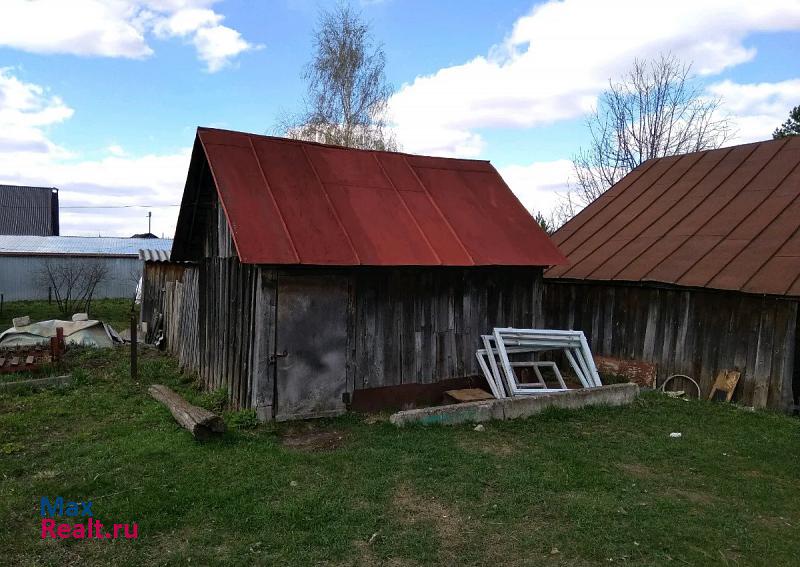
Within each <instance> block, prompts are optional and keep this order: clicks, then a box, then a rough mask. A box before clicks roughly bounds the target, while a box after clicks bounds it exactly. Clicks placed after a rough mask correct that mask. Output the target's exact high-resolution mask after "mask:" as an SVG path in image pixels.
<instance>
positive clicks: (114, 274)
mask: <svg viewBox="0 0 800 567" xmlns="http://www.w3.org/2000/svg"><path fill="white" fill-rule="evenodd" d="M141 248H149V249H157V250H165V251H169V250H170V249H171V248H172V240H170V239H149V238H148V239H136V238H111V237H82V236H8V235H0V293H2V294H3V299H4V300H5V301H15V300H22V299H47V297H48V285H47V283H45V282H43V281H41V280H42V278H41V272H42V268H43V267H44V265H45V264H46V263H50V264H52V265H59V264H63V265H69V266H76V265H80V264H83V265H87V264H97V263H100V264H102V266H103V267H104V268H105V269H106V271H107V276H106V278H105V280H104V281H103V282H102V283H101V284H100V285H99V286H98V288H97V289H96V291H95V295H94V297H96V298H106V297H129V298H133V296H134V294H135V292H136V285H137V284H138V281H139V278H140V277H141V273H142V261H141V260H139V249H141Z"/></svg>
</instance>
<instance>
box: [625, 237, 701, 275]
mask: <svg viewBox="0 0 800 567" xmlns="http://www.w3.org/2000/svg"><path fill="white" fill-rule="evenodd" d="M645 238H646V237H645ZM684 240H686V237H685V236H679V235H667V236H663V237H659V238H655V239H652V242H653V244H652V245H651V246H650V247H649V248H648V249H647V251H646V253H643V254H640V255H639V256H638V257H637V258H636V259H634V260H632V261H631V262H630V263H629V264H628V265H627V266H625V268H624V269H623V270H622V271H621V272H619V273H618V274H617V276H616V278H615V279H617V280H626V281H639V280H642V279H644V278H645V276H647V274H648V273H649V272H650V271H651V270H653V269H654V268H655V267H656V266H658V264H659V263H660V262H661V260H662V259H663V258H665V257H667V256H668V255H669V254H670V253H672V251H674V250H676V249H677V248H678V247H679V246H680V245H681V244H683V242H684Z"/></svg>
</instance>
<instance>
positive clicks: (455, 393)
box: [445, 388, 494, 404]
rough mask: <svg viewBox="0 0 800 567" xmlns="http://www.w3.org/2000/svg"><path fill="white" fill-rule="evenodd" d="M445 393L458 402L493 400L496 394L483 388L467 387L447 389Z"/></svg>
mask: <svg viewBox="0 0 800 567" xmlns="http://www.w3.org/2000/svg"><path fill="white" fill-rule="evenodd" d="M445 395H446V396H447V397H448V398H450V399H452V400H453V402H454V403H456V404H463V403H465V402H479V401H481V400H493V399H494V396H493V395H491V394H490V393H489V392H487V391H486V390H483V389H481V388H465V389H463V390H447V391H446V392H445Z"/></svg>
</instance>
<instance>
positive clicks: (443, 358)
mask: <svg viewBox="0 0 800 567" xmlns="http://www.w3.org/2000/svg"><path fill="white" fill-rule="evenodd" d="M352 278H353V282H354V283H353V286H354V288H353V289H354V292H353V294H352V300H351V306H350V312H351V322H350V324H349V326H350V327H351V331H350V332H349V333H348V335H349V343H348V385H349V386H350V387H351V388H352V389H354V390H361V389H366V388H378V387H383V386H396V385H401V384H412V383H416V384H429V383H432V382H438V381H441V380H446V379H450V378H460V377H465V376H473V375H480V374H481V371H480V368H479V367H478V363H477V361H476V359H475V350H476V349H478V348H480V345H481V341H480V335H482V334H487V333H489V332H491V330H492V328H493V327H497V326H515V327H531V326H532V325H533V322H534V321H535V320H538V319H539V318H540V317H541V313H540V312H539V309H540V294H541V285H542V270H541V269H540V268H524V267H521V268H508V267H491V268H444V267H435V268H367V267H361V268H357V269H354V270H353V271H352Z"/></svg>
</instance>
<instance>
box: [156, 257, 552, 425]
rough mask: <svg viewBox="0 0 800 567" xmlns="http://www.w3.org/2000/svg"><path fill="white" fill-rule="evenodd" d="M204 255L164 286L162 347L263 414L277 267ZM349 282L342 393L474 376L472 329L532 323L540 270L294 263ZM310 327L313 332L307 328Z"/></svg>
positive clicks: (270, 381) (475, 333)
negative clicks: (345, 381) (345, 389)
mask: <svg viewBox="0 0 800 567" xmlns="http://www.w3.org/2000/svg"><path fill="white" fill-rule="evenodd" d="M294 270H295V269H288V270H287V269H281V270H280V271H277V270H275V269H273V268H270V267H267V266H248V265H242V264H240V263H239V262H238V261H237V260H236V259H235V258H216V259H208V260H204V261H203V262H201V263H199V264H198V265H197V266H196V267H192V268H191V269H187V270H186V272H185V274H184V277H183V281H182V282H176V283H174V284H172V285H170V286H167V293H166V298H165V304H166V305H165V312H166V321H165V327H166V329H167V330H168V334H167V344H168V348H169V350H170V351H171V352H173V353H174V354H175V355H176V356H177V357H178V359H179V361H180V363H181V365H182V366H183V367H184V368H186V369H187V370H192V371H196V372H197V373H198V376H199V378H200V380H201V383H202V384H203V386H204V387H205V388H206V389H209V390H216V389H219V388H225V389H226V390H227V391H228V393H229V396H230V400H231V403H232V405H233V406H234V407H238V408H245V407H252V408H256V409H257V410H258V411H259V415H261V416H262V418H265V419H269V418H271V406H272V404H273V392H274V376H273V372H272V368H271V365H270V364H269V356H270V355H271V354H273V352H272V349H273V348H274V347H273V345H274V344H275V334H276V329H275V312H276V311H275V310H276V302H277V300H278V299H277V295H276V285H277V280H278V278H279V277H280V275H279V274H280V273H293V272H294ZM296 271H303V272H306V273H308V272H314V273H318V274H320V275H322V276H325V275H333V274H336V275H338V276H342V275H343V274H344V275H346V276H347V277H348V279H349V281H350V282H351V284H350V285H351V288H350V289H351V293H350V296H351V298H350V301H349V305H348V317H347V321H345V322H344V324H345V325H346V326H347V331H348V333H347V334H348V344H347V375H348V390H349V391H353V390H360V389H367V388H379V387H383V386H395V385H402V384H429V383H433V382H438V381H442V380H448V379H452V378H460V377H465V376H474V375H479V374H480V369H479V368H478V365H477V361H476V360H475V350H476V349H478V348H480V346H481V342H480V335H481V334H486V333H488V332H490V331H491V329H492V328H493V327H496V326H516V327H530V326H532V325H533V324H534V321H536V320H540V319H541V317H542V314H541V303H540V294H541V287H542V271H541V269H540V268H496V267H493V268H442V267H436V268H366V267H359V268H354V269H348V270H343V269H327V268H296ZM309 332H313V329H309Z"/></svg>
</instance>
